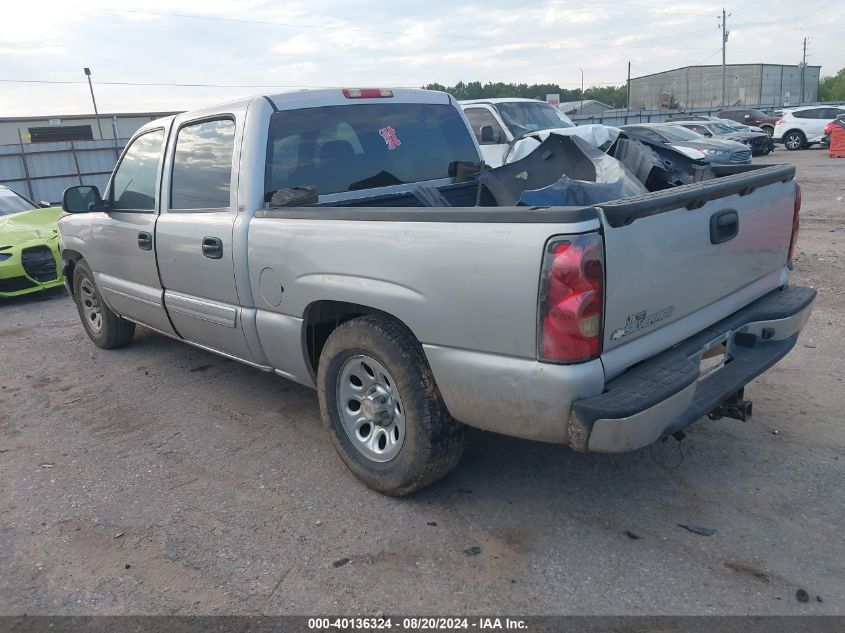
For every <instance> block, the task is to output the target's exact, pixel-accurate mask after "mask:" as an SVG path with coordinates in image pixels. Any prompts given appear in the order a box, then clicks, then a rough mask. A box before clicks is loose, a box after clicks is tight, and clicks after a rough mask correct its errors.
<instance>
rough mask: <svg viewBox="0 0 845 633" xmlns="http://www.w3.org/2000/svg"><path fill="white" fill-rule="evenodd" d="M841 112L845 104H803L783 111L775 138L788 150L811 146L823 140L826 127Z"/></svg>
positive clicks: (776, 127)
mask: <svg viewBox="0 0 845 633" xmlns="http://www.w3.org/2000/svg"><path fill="white" fill-rule="evenodd" d="M840 114H845V107H843V106H803V107H801V108H794V109H792V110H788V111H787V112H784V113H783V116H782V117H781V118H780V120H778V122H777V123H776V124H775V133H774V140H775V142H776V143H783V145H784V147H786V149H788V150H794V149H801V148H802V147H809V146H810V145H814V144H815V143H818V142H820V141H821V140H822V137H823V136H824V128H825V126H827V124H828V123H830V122H831V121H833V119H835V118H836V117H838V116H839V115H840Z"/></svg>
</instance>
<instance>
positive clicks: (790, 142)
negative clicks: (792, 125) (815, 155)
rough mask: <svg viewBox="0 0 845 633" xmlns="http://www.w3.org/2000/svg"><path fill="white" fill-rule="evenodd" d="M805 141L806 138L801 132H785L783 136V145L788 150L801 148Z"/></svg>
mask: <svg viewBox="0 0 845 633" xmlns="http://www.w3.org/2000/svg"><path fill="white" fill-rule="evenodd" d="M806 142H807V139H806V138H804V135H803V134H802V133H801V132H787V133H786V134H784V136H783V146H784V147H785V148H786V149H788V150H789V151H795V150H796V149H801V148H802V147H804V144H805V143H806Z"/></svg>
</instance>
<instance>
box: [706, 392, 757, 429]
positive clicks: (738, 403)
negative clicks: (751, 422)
mask: <svg viewBox="0 0 845 633" xmlns="http://www.w3.org/2000/svg"><path fill="white" fill-rule="evenodd" d="M744 392H745V389H744V388H743V389H740V390H739V391H737V392H736V393H734V394H733V395H732V396H730V397H729V398H726V399H725V400H724V401H723V402H722V404H720V405H719V406H718V407H716V408H715V409H713V410H712V411H710V413H708V414H707V417H708V418H710V419H711V420H719V419H721V418H733V419H734V420H742V421H743V422H745V421H747V420H748V418H750V417H751V406H752V405H751V400H745V399H743V396H744V395H745V393H744Z"/></svg>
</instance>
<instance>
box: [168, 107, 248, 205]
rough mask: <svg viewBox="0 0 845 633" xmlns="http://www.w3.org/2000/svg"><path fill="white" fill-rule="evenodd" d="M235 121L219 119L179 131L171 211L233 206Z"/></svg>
mask: <svg viewBox="0 0 845 633" xmlns="http://www.w3.org/2000/svg"><path fill="white" fill-rule="evenodd" d="M234 143H235V122H234V121H232V120H231V119H217V120H214V121H202V122H201V123H192V124H190V125H186V126H184V127H182V128H180V129H179V135H178V136H177V137H176V151H175V153H174V156H173V177H172V178H171V182H170V208H171V209H222V208H226V207H228V206H229V189H230V186H231V181H232V151H233V148H234Z"/></svg>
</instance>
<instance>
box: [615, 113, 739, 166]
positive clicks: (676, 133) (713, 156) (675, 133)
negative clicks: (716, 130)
mask: <svg viewBox="0 0 845 633" xmlns="http://www.w3.org/2000/svg"><path fill="white" fill-rule="evenodd" d="M620 129H621V130H622V131H624V132H625V134H627V135H628V136H631V137H633V138H636V139H639V140H649V141H652V142H654V143H661V144H665V145H667V146H670V147H673V148H675V149H680V148H688V149H691V150H695V151H698V152H701V154H702V158H703V159H704V160H706V161H707V162H708V163H710V164H713V165H750V164H751V150H750V149H749V148H748V147H747V146H746V145H743V144H742V143H736V142H734V141H728V140H722V139H713V138H707V137H705V136H702V135H701V134H699V133H698V132H694V131H692V130H690V129H688V128H686V127H684V126H682V125H678V124H675V123H635V124H633V125H623V126H622V127H621V128H620Z"/></svg>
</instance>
